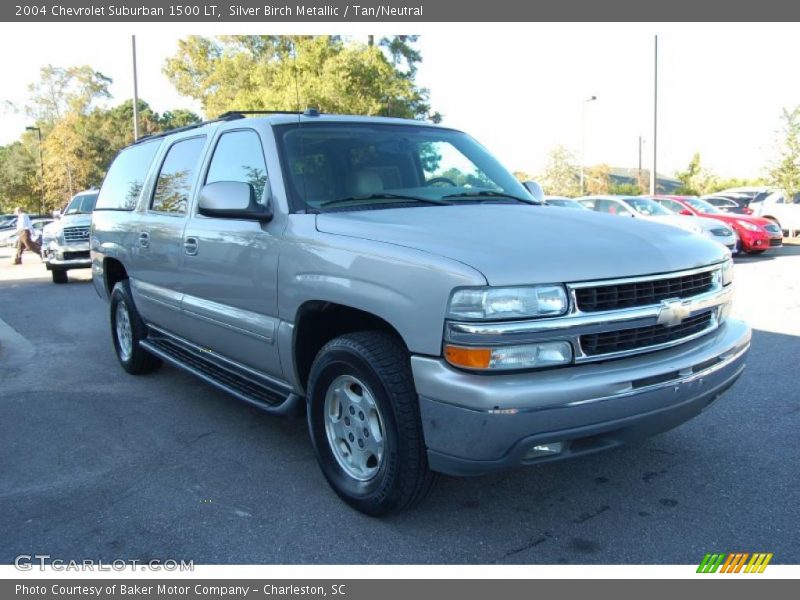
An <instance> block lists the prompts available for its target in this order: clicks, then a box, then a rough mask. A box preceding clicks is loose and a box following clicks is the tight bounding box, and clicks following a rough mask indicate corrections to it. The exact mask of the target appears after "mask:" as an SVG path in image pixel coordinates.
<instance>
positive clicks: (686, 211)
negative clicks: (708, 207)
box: [679, 208, 694, 217]
mask: <svg viewBox="0 0 800 600" xmlns="http://www.w3.org/2000/svg"><path fill="white" fill-rule="evenodd" d="M679 214H682V215H686V216H687V217H693V216H694V215H693V214H692V211H690V210H689V209H688V208H684V209H683V210H682V211H681V212H680V213H679Z"/></svg>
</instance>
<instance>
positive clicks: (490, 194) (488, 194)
mask: <svg viewBox="0 0 800 600" xmlns="http://www.w3.org/2000/svg"><path fill="white" fill-rule="evenodd" d="M482 197H483V198H508V199H509V200H516V201H517V202H522V203H523V204H536V205H540V204H542V203H541V202H539V201H538V200H533V199H529V198H520V197H519V196H514V195H513V194H507V193H505V192H495V191H494V190H476V191H474V192H459V193H458V194H449V195H447V196H442V198H482Z"/></svg>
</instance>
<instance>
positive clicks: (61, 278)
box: [50, 269, 69, 283]
mask: <svg viewBox="0 0 800 600" xmlns="http://www.w3.org/2000/svg"><path fill="white" fill-rule="evenodd" d="M50 274H51V275H52V276H53V283H67V282H68V281H69V277H68V276H67V272H66V271H64V270H63V269H53V270H52V271H50Z"/></svg>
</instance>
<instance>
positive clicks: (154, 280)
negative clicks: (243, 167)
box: [131, 135, 206, 336]
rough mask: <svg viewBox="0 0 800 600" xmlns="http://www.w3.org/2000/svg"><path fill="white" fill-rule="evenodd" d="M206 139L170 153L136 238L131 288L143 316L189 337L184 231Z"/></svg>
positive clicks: (186, 141) (177, 145)
mask: <svg viewBox="0 0 800 600" xmlns="http://www.w3.org/2000/svg"><path fill="white" fill-rule="evenodd" d="M205 144H206V136H204V135H201V136H194V137H188V138H183V139H179V140H177V141H175V142H173V143H172V144H171V145H170V146H169V147H168V148H167V150H166V152H165V154H164V158H163V159H162V162H161V165H160V167H159V170H158V175H157V178H156V182H155V186H154V188H153V191H152V194H151V196H150V198H149V201H148V203H147V206H146V209H145V212H144V213H143V215H142V218H141V220H140V221H139V223H138V227H137V231H135V232H134V242H133V243H134V247H135V253H134V257H135V258H134V259H133V262H134V269H133V271H134V273H135V277H132V278H131V288H132V290H133V294H134V300H135V301H136V306H137V308H138V309H139V312H140V313H141V314H142V316H143V317H144V318H145V320H146V321H148V322H149V323H151V324H154V325H157V326H159V327H161V328H162V329H165V330H167V331H169V332H172V333H176V334H178V335H182V336H186V335H187V334H188V333H189V331H188V327H187V324H188V320H187V319H186V318H185V317H183V315H182V313H181V300H182V298H183V290H182V285H181V269H182V267H183V229H184V227H185V226H186V219H187V215H188V209H189V206H190V205H191V199H192V196H193V194H194V192H195V189H196V185H197V177H198V171H199V166H200V163H201V160H202V156H203V150H204V147H205Z"/></svg>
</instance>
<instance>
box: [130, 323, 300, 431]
mask: <svg viewBox="0 0 800 600" xmlns="http://www.w3.org/2000/svg"><path fill="white" fill-rule="evenodd" d="M139 344H140V345H141V346H142V348H144V349H145V350H147V351H148V352H150V353H151V354H153V355H154V356H157V357H158V358H160V359H162V360H163V361H165V362H168V363H169V364H171V365H173V366H175V367H177V368H179V369H182V370H184V371H186V372H188V373H191V374H192V375H194V376H196V377H198V378H200V379H202V380H203V381H205V382H206V383H209V384H211V385H213V386H214V387H216V388H217V389H220V390H222V391H223V392H227V393H228V394H230V395H232V396H234V397H236V398H238V399H239V400H241V401H243V402H247V403H248V404H252V405H253V406H256V407H258V408H260V409H262V410H264V411H266V412H268V413H270V414H273V415H280V416H286V417H295V416H298V415H299V414H300V413H301V412H302V411H303V409H304V408H305V402H304V401H303V399H302V398H301V397H300V396H298V395H297V394H295V393H293V392H291V390H289V388H288V387H287V388H283V386H278V385H277V384H273V383H272V382H270V381H268V380H267V378H266V377H264V376H260V375H258V374H256V373H254V372H253V371H251V370H250V369H246V368H243V367H240V368H237V366H235V365H234V364H233V363H229V361H225V362H228V363H229V364H227V365H224V364H222V362H223V360H220V359H217V360H215V358H217V357H216V356H215V355H213V354H211V353H208V352H207V351H202V350H200V349H199V348H197V347H196V346H194V345H193V344H191V343H189V342H185V341H183V340H180V339H178V338H175V337H173V336H171V335H169V334H166V332H162V331H158V330H154V329H153V328H150V335H149V336H148V337H147V338H146V339H144V340H142V341H141V342H139Z"/></svg>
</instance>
